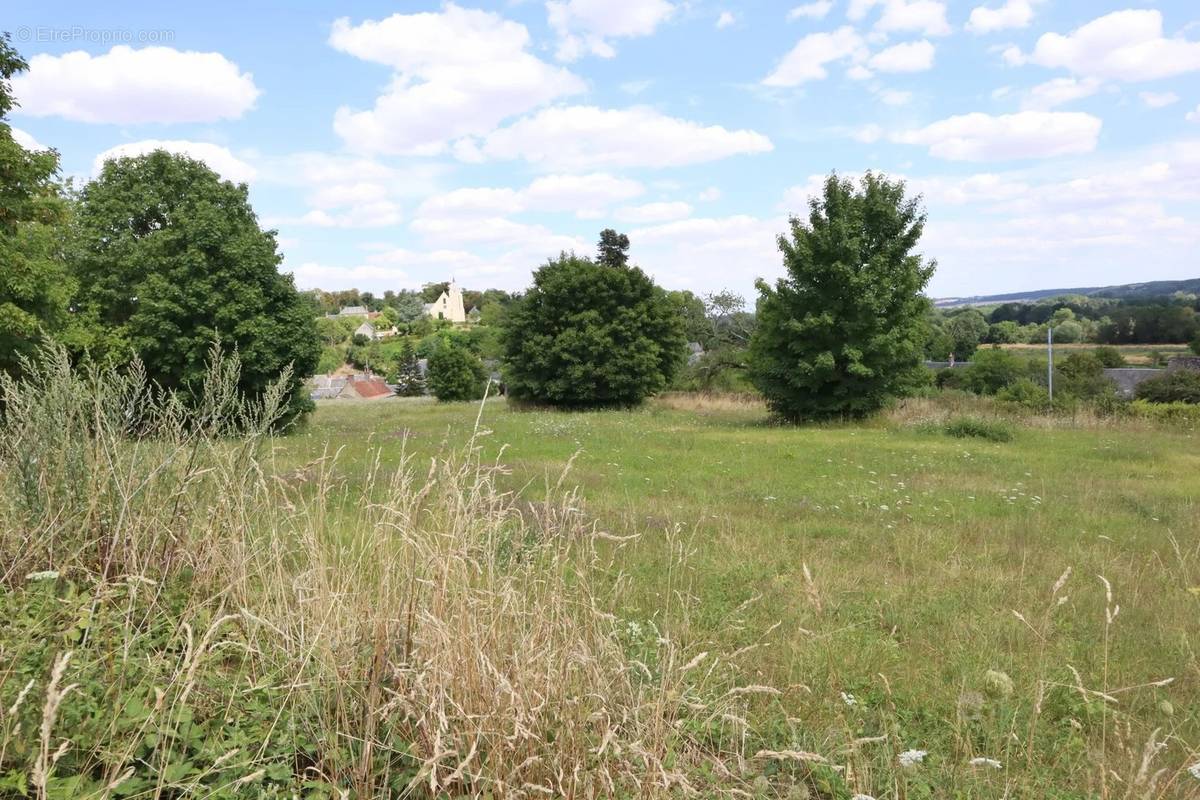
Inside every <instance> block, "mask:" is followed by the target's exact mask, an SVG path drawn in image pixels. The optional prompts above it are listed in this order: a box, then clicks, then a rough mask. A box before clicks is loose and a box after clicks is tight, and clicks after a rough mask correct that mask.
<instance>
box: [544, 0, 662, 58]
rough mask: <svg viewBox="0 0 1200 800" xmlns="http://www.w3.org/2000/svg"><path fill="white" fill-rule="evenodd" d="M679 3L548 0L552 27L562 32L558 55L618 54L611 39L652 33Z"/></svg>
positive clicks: (574, 56) (620, 0) (640, 0)
mask: <svg viewBox="0 0 1200 800" xmlns="http://www.w3.org/2000/svg"><path fill="white" fill-rule="evenodd" d="M674 13H675V6H674V5H672V4H671V3H668V2H666V0H561V1H560V0H551V2H548V3H546V15H547V19H548V21H549V23H550V27H551V28H553V29H554V31H555V33H557V34H558V37H559V43H558V50H557V52H556V56H557V58H558V59H559V60H560V61H574V60H576V59H577V58H579V57H580V56H582V55H584V54H585V53H590V54H592V55H594V56H599V57H601V58H612V57H613V56H614V55H616V51H615V50H614V49H613V46H612V44H610V43H609V41H608V40H609V39H624V38H632V37H635V36H649V35H650V34H652V33H654V31H655V29H656V28H657V27H658V26H659V25H661V24H662V23H663V22H666V21H667V20H668V19H670V18H671V15H672V14H674Z"/></svg>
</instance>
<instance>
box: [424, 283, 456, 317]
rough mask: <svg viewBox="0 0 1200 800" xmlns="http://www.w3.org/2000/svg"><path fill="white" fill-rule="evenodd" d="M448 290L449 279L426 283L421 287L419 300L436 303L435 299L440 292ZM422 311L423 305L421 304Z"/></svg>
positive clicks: (439, 295) (440, 294)
mask: <svg viewBox="0 0 1200 800" xmlns="http://www.w3.org/2000/svg"><path fill="white" fill-rule="evenodd" d="M448 291H450V281H440V282H438V283H427V284H425V285H424V286H422V287H421V302H422V303H436V302H437V299H438V298H439V297H441V296H442V292H448ZM421 311H422V313H423V312H424V311H425V307H424V306H421Z"/></svg>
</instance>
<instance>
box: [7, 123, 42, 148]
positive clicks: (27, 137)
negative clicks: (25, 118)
mask: <svg viewBox="0 0 1200 800" xmlns="http://www.w3.org/2000/svg"><path fill="white" fill-rule="evenodd" d="M10 130H12V137H13V141H14V142H16V143H17V144H19V145H21V147H24V148H25V149H26V150H47V149H49V148H47V147H46V145H44V144H42V143H41V142H39V141H38V140H37V139H35V138H33V135H32V134H29V133H26V132H25V131H23V130H21V129H20V128H10Z"/></svg>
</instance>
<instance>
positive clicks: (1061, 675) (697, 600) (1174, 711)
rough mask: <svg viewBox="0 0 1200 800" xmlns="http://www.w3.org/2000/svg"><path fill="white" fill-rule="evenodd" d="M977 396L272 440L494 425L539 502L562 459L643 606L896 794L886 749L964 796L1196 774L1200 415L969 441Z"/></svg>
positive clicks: (684, 401)
mask: <svg viewBox="0 0 1200 800" xmlns="http://www.w3.org/2000/svg"><path fill="white" fill-rule="evenodd" d="M959 402H960V403H966V405H967V407H965V408H948V407H947V404H946V403H945V402H939V401H936V400H910V401H907V402H906V403H905V404H903V405H902V406H901V407H900V408H899V409H897V410H895V411H893V412H892V413H891V414H889V415H886V416H884V417H882V418H880V419H877V420H874V421H871V422H869V423H866V424H841V425H822V426H809V427H781V426H776V425H773V424H771V423H770V421H769V419H768V418H767V415H766V414H765V412H764V410H763V409H762V408H761V407H760V406H759V405H758V404H756V403H755V402H754V401H749V400H737V399H732V400H720V399H704V398H696V397H693V396H676V397H670V396H668V397H666V398H662V399H658V400H655V401H653V402H651V403H649V404H648V405H647V406H646V407H644V408H641V409H637V410H632V411H604V412H592V413H563V412H550V411H536V410H534V411H528V410H514V409H511V408H509V407H508V406H507V405H506V403H505V402H504V401H503V400H491V401H488V402H487V403H486V404H485V405H484V406H482V408H481V407H480V406H479V405H478V404H463V405H458V404H438V403H435V402H429V401H422V400H416V401H413V400H404V401H395V402H386V403H382V404H374V405H372V404H365V403H339V402H332V403H328V404H324V405H322V406H321V408H320V409H319V411H318V412H317V414H316V415H315V416H314V418H313V419H312V421H311V423H310V424H309V426H308V427H307V429H306V430H305V431H304V432H302V433H301V434H299V435H298V436H295V437H292V438H289V439H287V440H281V441H280V442H278V443H277V445H276V458H277V459H278V460H279V461H280V462H281V463H284V464H287V465H288V466H289V467H294V466H300V465H302V464H303V463H305V462H307V461H309V460H311V459H314V458H317V457H318V456H320V455H322V454H325V453H328V452H330V451H331V450H332V449H334V448H336V449H338V450H339V451H340V452H339V454H338V456H337V463H338V464H339V469H340V470H343V471H344V473H345V474H346V475H347V476H351V475H354V474H356V473H359V474H361V473H362V472H363V470H362V469H361V468H360V465H361V464H362V463H363V462H367V461H371V460H375V459H378V460H380V461H381V462H382V464H383V466H384V467H387V466H394V465H395V464H398V463H399V462H400V459H401V458H402V455H401V454H402V453H403V454H404V456H403V457H405V458H413V459H415V460H416V461H418V462H420V461H423V460H425V459H427V458H429V457H431V456H434V455H436V454H437V453H438V452H439V451H443V450H445V449H446V448H453V447H454V446H456V443H460V442H462V441H465V440H466V439H467V438H468V437H469V436H470V434H471V432H472V430H473V429H474V427H475V426H476V425H477V424H479V425H481V426H482V427H483V428H484V429H485V433H486V436H484V437H483V438H482V440H481V441H482V442H483V448H484V460H485V461H486V460H491V459H498V460H499V461H500V462H502V463H504V464H505V465H506V467H507V468H508V470H509V474H508V475H507V477H506V479H505V481H504V485H505V488H507V489H509V490H511V491H513V492H516V493H518V494H519V495H520V496H522V497H523V498H525V499H526V500H527V501H528V502H531V503H533V502H537V500H538V499H539V498H540V497H541V496H543V495H544V493H545V491H546V487H547V485H548V484H555V483H557V482H559V480H560V476H561V474H562V472H563V470H564V469H565V468H566V466H567V465H568V464H569V465H570V471H569V474H568V475H567V477H566V478H565V481H566V482H567V483H568V484H569V485H572V486H578V487H579V489H580V498H581V500H582V503H583V509H584V511H585V513H586V514H587V516H588V517H589V518H590V519H593V520H595V521H596V522H597V524H598V525H600V526H601V527H602V528H603V529H604V530H605V531H606V532H608V533H609V534H611V536H612V537H613V538H614V539H618V540H621V541H620V542H619V543H618V544H611V543H610V545H609V546H608V547H606V548H605V549H604V554H603V558H604V559H605V563H606V566H605V574H606V576H607V577H608V579H609V580H610V581H611V583H613V584H614V585H615V586H616V587H617V588H618V591H617V592H616V593H615V596H616V597H617V598H619V599H618V601H617V603H618V605H617V606H616V607H615V608H614V612H615V613H616V614H617V615H618V617H619V618H620V619H621V620H622V621H623V624H625V625H626V626H627V627H628V629H629V630H631V631H636V632H639V633H640V632H645V631H653V630H655V629H656V627H657V626H665V625H667V624H670V625H672V626H674V627H675V629H676V633H677V635H679V630H678V629H679V626H680V620H679V619H678V618H677V617H676V616H675V615H677V614H679V613H680V611H679V609H680V601H679V598H678V597H676V598H673V597H672V596H671V594H672V593H677V594H678V595H679V596H680V597H682V596H688V597H690V598H691V600H690V601H689V602H687V603H685V604H683V608H685V609H686V611H685V614H686V620H685V623H684V631H685V632H684V633H683V635H684V636H685V638H687V639H689V640H690V641H691V642H692V643H693V644H694V645H695V646H696V647H698V648H700V649H712V650H714V651H721V652H726V653H730V652H740V655H739V656H738V657H737V659H736V661H737V663H738V666H739V669H741V670H743V675H744V679H745V680H746V681H748V682H750V683H755V684H763V685H768V686H772V687H777V688H778V689H779V690H780V691H781V694H779V695H777V696H775V695H772V696H771V698H770V699H769V701H763V702H761V703H759V704H757V705H756V707H755V713H756V714H757V715H758V720H759V722H760V723H762V724H764V725H766V726H767V728H768V729H769V730H770V733H769V734H768V735H767V738H768V739H771V738H774V739H776V740H779V739H782V742H783V744H781V743H780V741H775V742H774V746H781V747H782V746H786V747H790V748H791V749H798V750H803V751H810V752H816V753H824V754H828V755H829V756H830V757H833V758H838V757H839V756H840V757H841V758H842V759H843V761H842V763H844V764H850V765H852V772H855V774H856V776H857V777H856V778H855V781H856V783H855V785H860V786H873V787H874V788H873V789H872V791H880V784H881V783H882V784H883V785H884V787H888V786H890V787H891V788H892V791H894V792H895V794H894V795H892V794H888V793H887V792H886V791H884V792H883V793H882V794H881V795H880V796H909V797H912V796H923V795H922V794H920V793H919V792H917V790H915V789H913V787H912V786H909V787H908V788H907V789H905V788H903V787H902V786H900V784H899V783H898V782H897V781H896V778H895V777H894V774H893V773H894V770H893V769H890V767H894V766H895V763H896V761H895V760H896V759H897V758H898V754H899V753H901V752H903V751H906V750H921V751H926V752H927V753H928V756H927V757H926V760H925V762H924V767H925V775H926V776H927V777H928V779H929V780H930V783H929V785H930V786H943V787H944V786H947V785H950V784H954V785H956V786H960V787H962V788H961V792H962V794H961V795H960V796H996V797H999V796H1002V794H1003V790H1002V788H1001V787H1005V786H1007V787H1009V794H1008V796H1055V797H1092V796H1096V797H1109V796H1138V797H1141V796H1147V797H1176V796H1191V795H1193V794H1195V793H1196V792H1197V787H1200V780H1198V779H1197V778H1195V777H1193V776H1191V775H1189V774H1188V773H1186V772H1183V771H1182V768H1183V767H1186V766H1190V765H1191V764H1193V763H1195V761H1196V760H1197V754H1196V752H1195V750H1194V748H1195V747H1196V745H1197V743H1200V704H1198V700H1200V671H1198V666H1200V661H1198V660H1197V656H1196V652H1195V648H1196V644H1197V642H1196V634H1197V628H1196V620H1197V611H1198V610H1200V477H1198V476H1200V450H1198V448H1197V446H1196V444H1197V443H1196V433H1195V432H1194V431H1192V430H1188V429H1170V428H1156V427H1152V426H1147V425H1139V424H1137V423H1134V422H1132V421H1125V422H1115V421H1105V420H1092V421H1091V422H1090V423H1089V422H1087V421H1083V420H1079V419H1075V420H1073V421H1072V420H1067V419H1059V418H1053V417H1046V418H1040V419H1032V420H1029V419H1027V420H1017V421H1016V422H1015V423H1012V424H1013V425H1014V427H1015V436H1014V437H1013V439H1012V440H1011V441H1006V442H993V441H989V440H986V439H979V438H954V437H951V436H947V435H946V434H945V433H944V432H942V430H941V427H940V423H941V422H943V421H944V420H945V419H946V418H948V417H951V416H955V415H961V414H962V413H968V414H983V415H988V414H991V413H993V412H992V411H991V410H990V406H988V405H987V403H985V402H982V401H965V400H963V401H959ZM1006 424H1008V423H1006ZM348 479H350V478H348ZM627 537H628V538H627ZM681 554H682V557H681ZM1118 607H1119V611H1117V609H1118ZM668 616H670V617H671V619H670V620H669V622H668V620H667V619H666V617H668ZM856 741H858V742H863V743H862V744H859V745H857V746H855V745H853V743H854V742H856ZM847 748H854V751H855V752H854V754H853V758H851V757H850V754H849V751H848V750H847ZM972 759H976V766H975V767H972V766H970V764H971V761H972ZM978 759H992V760H994V761H995V762H998V763H999V764H1001V765H1002V766H1001V767H999V768H996V767H994V766H993V767H988V766H987V765H988V764H990V763H991V762H989V761H978ZM1143 759H1148V760H1147V761H1146V763H1143ZM981 765H982V766H981ZM1159 770H1164V771H1165V772H1163V773H1162V774H1156V773H1158V772H1159ZM929 776H937V777H936V778H934V777H929ZM1152 776H1153V777H1154V780H1153V781H1152V780H1151V777H1152ZM843 777H844V776H843ZM1139 780H1140V781H1141V782H1142V785H1140V786H1139V785H1138V781H1139ZM858 781H861V783H857V782H858ZM918 783H920V781H918ZM914 792H916V793H914ZM935 796H945V795H940V794H937V795H935Z"/></svg>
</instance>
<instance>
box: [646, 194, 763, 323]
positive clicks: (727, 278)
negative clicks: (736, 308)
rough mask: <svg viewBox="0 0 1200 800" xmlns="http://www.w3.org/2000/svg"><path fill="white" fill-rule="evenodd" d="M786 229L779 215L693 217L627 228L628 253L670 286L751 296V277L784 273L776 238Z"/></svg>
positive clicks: (656, 277)
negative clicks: (723, 289) (765, 217)
mask: <svg viewBox="0 0 1200 800" xmlns="http://www.w3.org/2000/svg"><path fill="white" fill-rule="evenodd" d="M786 229H787V221H786V219H784V218H783V217H782V216H780V217H779V218H778V219H762V218H759V217H752V216H747V215H738V216H733V217H719V218H705V217H701V218H696V217H692V218H688V219H683V220H677V221H675V222H665V223H662V224H660V225H651V226H647V227H643V228H635V229H633V230H631V231H629V241H630V245H631V246H630V256H631V258H632V260H633V261H634V263H637V264H640V265H641V266H642V267H643V268H644V269H647V270H648V271H650V273H651V274H652V275H653V276H654V278H655V280H657V281H658V282H660V283H661V284H662V285H664V286H666V287H667V288H670V289H691V290H692V291H696V292H701V291H710V290H717V289H721V288H726V287H727V288H731V289H733V290H734V291H737V292H740V293H743V294H747V295H749V293H750V292H752V290H753V289H752V287H753V283H754V279H755V278H758V277H762V278H766V279H773V278H775V277H777V276H778V275H780V274H782V272H783V269H782V263H783V262H782V259H781V257H780V255H779V250H778V247H777V244H776V238H775V237H776V236H778V235H779V234H780V233H783V232H784V231H785V230H786ZM750 302H751V304H753V297H752V296H751V298H750Z"/></svg>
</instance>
